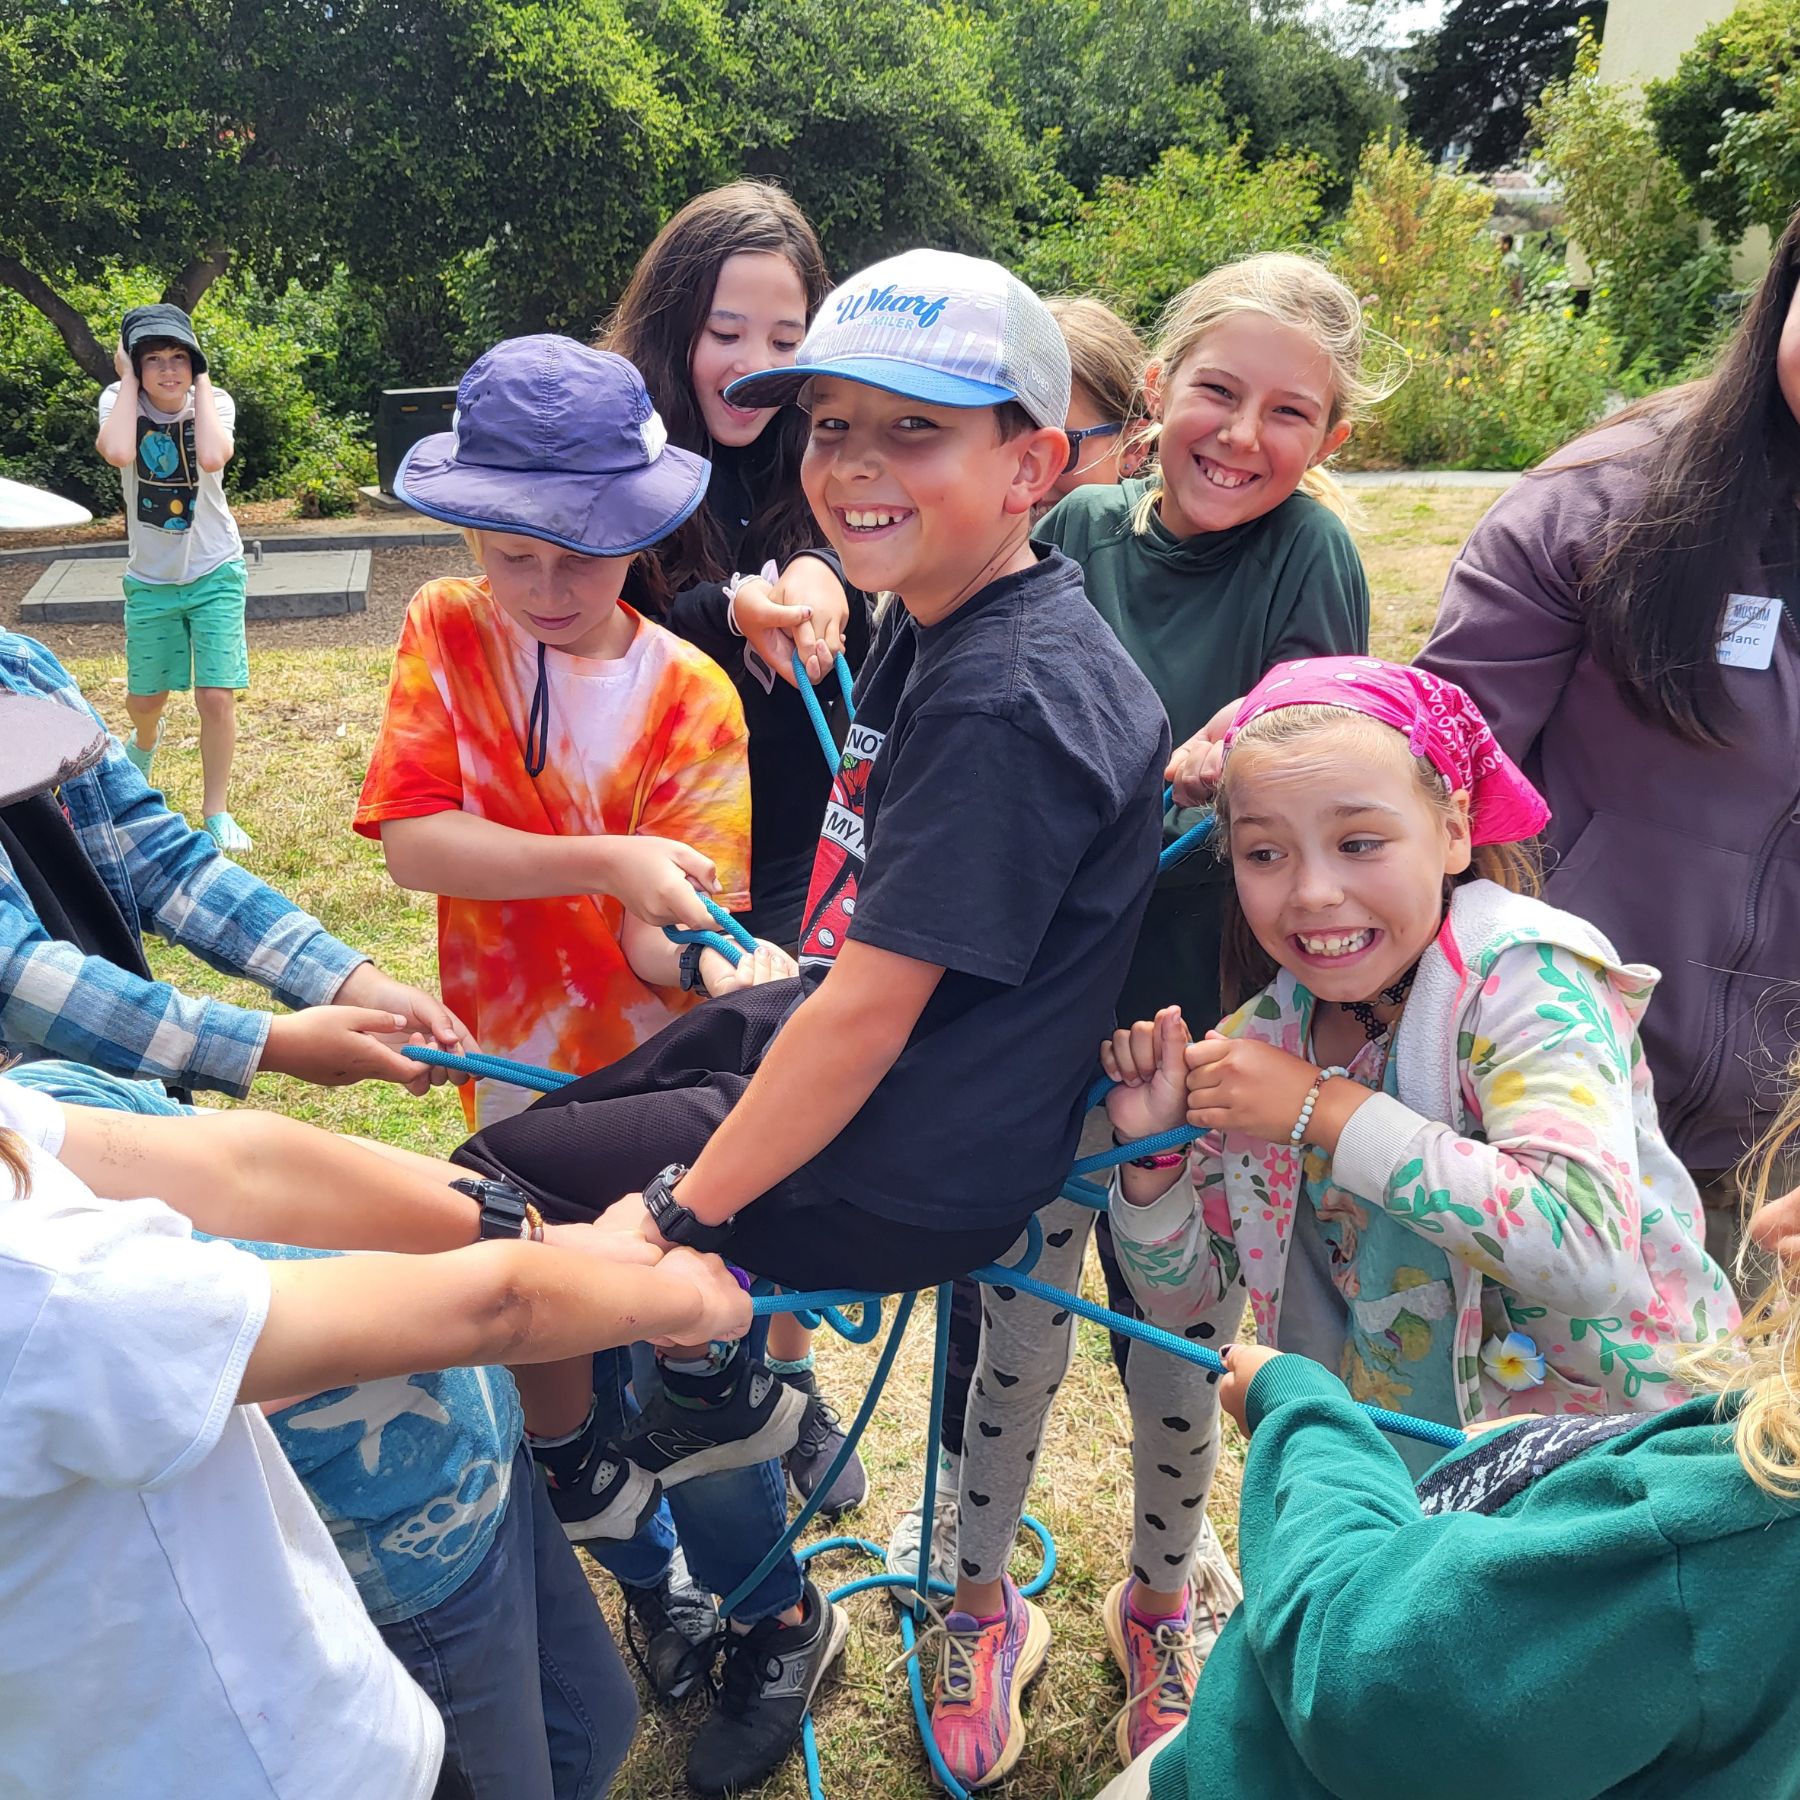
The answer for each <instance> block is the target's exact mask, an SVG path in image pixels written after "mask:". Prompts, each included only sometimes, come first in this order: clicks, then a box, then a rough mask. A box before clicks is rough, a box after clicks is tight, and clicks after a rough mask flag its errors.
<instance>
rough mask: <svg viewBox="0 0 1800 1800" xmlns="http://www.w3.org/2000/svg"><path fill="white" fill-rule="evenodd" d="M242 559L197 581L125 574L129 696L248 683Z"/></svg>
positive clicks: (235, 685) (235, 686) (126, 673)
mask: <svg viewBox="0 0 1800 1800" xmlns="http://www.w3.org/2000/svg"><path fill="white" fill-rule="evenodd" d="M247 580H248V577H247V576H246V574H245V571H244V559H243V558H242V557H241V556H234V557H233V558H232V559H231V561H230V562H223V563H220V564H219V566H218V567H217V568H216V569H212V570H209V571H208V572H207V573H206V574H204V575H202V576H201V577H200V578H199V580H197V581H179V582H164V581H139V580H138V579H137V578H136V577H135V576H133V575H127V576H126V577H125V687H126V691H127V692H129V693H133V694H161V693H166V692H167V691H168V690H169V689H170V688H185V687H211V688H243V687H248V686H249V685H250V646H249V644H248V643H247V642H246V641H245V639H244V592H245V584H246V582H247Z"/></svg>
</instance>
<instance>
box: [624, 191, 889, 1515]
mask: <svg viewBox="0 0 1800 1800" xmlns="http://www.w3.org/2000/svg"><path fill="white" fill-rule="evenodd" d="M830 286H831V281H830V278H829V277H828V276H827V275H826V273H825V256H824V252H823V251H822V250H820V248H819V240H818V238H817V236H816V235H815V234H814V232H813V228H812V226H811V225H809V224H808V223H807V221H806V215H805V214H804V213H802V212H801V210H800V208H799V207H798V206H796V205H795V204H794V202H793V201H792V200H791V199H790V198H789V197H788V196H787V195H786V194H784V193H783V192H782V191H781V189H780V188H778V187H774V186H772V185H771V184H769V183H768V182H762V181H737V182H733V183H731V184H730V185H729V186H727V187H722V188H715V189H714V190H713V191H712V192H710V193H706V194H701V195H700V196H698V197H697V198H696V199H693V200H690V201H689V202H688V203H687V205H686V206H684V207H682V208H681V210H680V211H679V212H677V213H676V214H675V216H674V217H673V218H672V219H670V220H669V222H668V224H666V225H665V226H664V227H663V228H662V230H661V231H659V232H658V233H657V234H656V239H655V241H654V242H653V243H652V244H651V246H650V248H649V249H648V250H646V251H645V252H644V254H643V256H642V257H641V258H640V259H639V262H638V266H637V268H636V270H635V271H634V273H633V274H632V277H631V281H630V284H629V285H628V286H627V287H626V289H625V294H624V297H623V299H621V300H620V302H619V308H618V311H617V312H616V313H615V314H614V315H613V318H612V321H611V324H610V325H609V326H608V329H607V337H606V347H607V348H608V349H609V350H616V351H617V352H618V353H619V354H620V355H621V356H623V357H626V358H627V359H628V360H629V361H631V362H633V363H635V364H636V365H637V367H638V368H639V369H641V370H642V371H643V373H644V380H645V384H646V385H647V386H648V388H649V389H650V393H651V397H652V398H653V399H654V400H655V401H656V404H657V407H658V409H659V411H660V413H661V415H662V417H663V418H664V419H665V420H666V421H667V422H668V427H669V441H670V442H671V443H673V444H677V445H679V446H680V447H681V448H682V449H683V450H691V451H694V452H695V453H696V454H700V455H704V456H707V457H708V458H710V459H711V462H712V479H711V480H710V481H709V482H708V484H707V489H706V498H705V499H704V500H703V501H702V502H701V505H700V507H699V509H698V510H697V511H696V512H695V513H694V514H693V516H692V517H691V518H689V519H688V520H687V521H686V523H685V524H683V525H682V526H680V527H679V528H678V529H677V530H676V531H675V532H674V534H673V535H672V536H670V537H669V538H667V539H665V540H664V542H663V543H662V544H660V545H659V546H658V547H657V549H656V550H655V551H654V552H653V553H652V554H651V557H650V561H651V562H652V564H653V565H654V567H653V574H654V577H655V580H656V581H657V582H658V583H659V584H660V586H661V588H662V589H663V590H665V599H664V604H663V609H662V610H661V611H660V612H659V614H658V615H657V616H658V617H659V618H660V620H661V622H662V623H663V624H665V625H667V626H668V628H669V629H670V630H671V631H673V632H674V633H675V634H676V635H677V636H678V637H683V638H686V639H687V641H688V642H689V643H691V644H694V645H696V646H697V647H698V648H700V649H702V650H704V651H705V652H706V654H707V655H708V656H710V657H711V658H712V659H713V661H714V662H716V663H717V664H718V665H719V667H720V668H722V669H723V670H725V671H726V673H727V674H729V675H730V676H731V679H732V684H733V685H734V686H735V687H736V688H737V691H738V698H739V700H741V701H742V702H743V707H744V724H745V727H746V729H747V730H748V732H749V755H750V831H751V851H750V907H749V910H748V911H747V912H745V913H744V914H743V920H742V922H743V924H744V926H745V928H746V929H747V930H749V931H751V932H753V933H755V934H756V935H757V936H758V937H762V938H767V939H769V940H771V941H772V942H774V943H777V944H779V945H781V946H782V948H783V949H786V950H792V949H796V948H797V947H798V945H799V942H800V916H801V912H802V910H803V909H804V907H805V904H806V888H807V883H808V881H809V880H810V879H811V877H812V865H813V852H814V851H815V850H816V849H817V847H818V842H819V820H820V819H821V818H822V817H823V816H824V812H825V802H826V799H827V798H828V797H829V794H830V788H831V778H830V775H829V773H828V771H827V770H826V768H825V767H824V764H823V761H822V759H821V757H820V755H819V743H818V739H817V738H816V737H815V736H814V735H813V728H812V724H811V721H810V720H809V718H808V717H807V710H806V708H805V706H803V705H802V704H801V699H800V696H799V695H798V694H797V693H795V692H794V691H793V682H794V676H793V661H792V659H793V653H794V650H795V648H796V647H797V648H798V649H799V651H800V653H801V655H802V656H803V657H805V658H806V660H807V662H808V666H809V672H810V673H811V674H812V676H813V679H814V680H815V682H817V681H818V680H819V679H820V678H821V677H823V676H824V675H825V674H827V673H828V671H829V667H830V664H831V661H832V660H833V659H834V657H835V656H836V655H837V654H838V653H839V652H843V653H845V654H847V655H848V656H849V657H850V658H851V661H852V663H853V665H854V666H855V667H858V668H860V667H861V666H862V663H863V660H864V658H865V656H866V655H867V653H868V647H869V622H868V613H867V610H866V608H865V607H864V604H863V598H862V596H861V595H860V594H858V595H855V596H851V595H849V594H848V593H846V591H845V588H844V584H843V581H842V579H841V575H842V572H841V570H839V569H838V567H837V559H836V556H835V554H834V553H833V552H832V551H831V550H830V549H828V548H825V547H823V546H822V538H821V533H820V531H819V527H818V525H817V523H816V522H815V520H814V519H813V516H812V512H811V509H810V508H809V507H808V506H807V504H806V495H805V494H804V493H803V492H802V491H801V487H800V457H801V453H802V452H803V451H804V449H805V447H806V415H805V414H804V413H802V412H801V411H800V410H799V409H798V408H797V407H792V406H786V407H749V408H746V407H740V406H734V405H732V404H731V402H730V401H728V400H727V399H726V398H725V389H726V388H727V387H729V386H730V385H731V383H732V382H733V381H735V380H737V379H738V378H739V377H740V376H744V375H753V374H756V373H757V372H758V371H759V370H762V369H778V368H785V367H787V366H788V365H789V364H791V363H792V362H793V360H794V356H795V353H796V352H797V351H798V350H799V348H800V340H801V339H802V338H803V337H804V336H805V335H806V328H807V326H808V325H809V324H810V323H811V321H812V316H813V313H814V312H815V311H816V309H817V307H818V304H819V302H820V301H821V300H822V299H824V297H825V294H826V291H827V289H829V288H830ZM739 570H742V571H744V573H742V574H737V573H734V571H739ZM758 570H761V571H764V574H763V575H758V574H757V573H756V571H758ZM766 575H774V576H775V577H776V579H775V581H774V583H773V585H771V583H770V582H769V581H768V580H767V579H765V578H764V577H765V576H766ZM790 634H791V635H790ZM818 699H819V702H820V704H821V706H822V707H823V708H824V711H825V716H826V719H827V722H828V723H829V724H830V725H831V727H832V729H833V731H834V733H835V735H836V736H837V737H838V738H839V739H841V738H842V737H843V733H844V725H843V711H844V707H843V701H842V698H841V696H840V694H839V691H838V686H837V683H836V682H835V681H828V682H825V683H824V685H823V686H821V687H819V689H818ZM769 1367H770V1369H771V1370H772V1371H773V1372H774V1373H776V1374H777V1375H779V1376H780V1377H781V1379H782V1380H783V1381H784V1382H786V1383H787V1384H788V1385H789V1386H792V1387H795V1388H798V1389H799V1390H800V1391H801V1392H802V1393H803V1394H804V1395H805V1396H806V1414H805V1417H804V1418H803V1419H802V1421H801V1426H800V1437H799V1441H798V1442H797V1443H796V1444H795V1445H794V1447H793V1449H791V1450H790V1451H789V1452H788V1454H787V1456H786V1458H785V1461H786V1464H787V1471H788V1476H789V1478H790V1479H791V1480H792V1482H793V1484H794V1486H795V1488H796V1489H797V1490H798V1491H799V1493H800V1496H801V1498H802V1499H810V1498H811V1497H812V1494H813V1491H814V1489H815V1488H816V1487H817V1486H818V1484H819V1481H820V1480H821V1479H822V1478H823V1477H824V1476H825V1474H826V1473H827V1472H828V1471H829V1470H830V1468H831V1464H832V1462H833V1461H834V1459H835V1458H836V1456H837V1453H838V1450H839V1448H840V1447H841V1445H842V1444H843V1441H844V1434H843V1432H842V1430H841V1429H840V1428H839V1425H838V1420H837V1414H836V1412H835V1410H834V1409H833V1408H832V1406H831V1405H830V1403H829V1402H828V1401H827V1400H826V1399H825V1398H824V1396H823V1395H821V1394H820V1393H819V1392H818V1389H817V1384H816V1381H815V1378H814V1374H813V1367H812V1337H811V1333H809V1332H808V1331H807V1330H806V1329H805V1328H804V1327H803V1326H802V1325H801V1324H800V1322H799V1321H798V1319H796V1318H795V1317H794V1315H793V1314H792V1313H782V1314H779V1315H777V1316H776V1317H775V1318H774V1319H772V1320H771V1321H770V1326H769ZM867 1492H868V1477H867V1476H866V1475H865V1474H864V1472H863V1466H862V1461H861V1459H860V1458H858V1457H855V1456H853V1457H852V1458H851V1459H850V1461H849V1462H848V1463H847V1464H846V1465H845V1467H844V1470H843V1472H842V1473H841V1474H840V1475H839V1477H838V1479H837V1481H836V1482H835V1483H834V1484H833V1486H832V1489H831V1491H830V1492H829V1493H828V1494H827V1495H826V1496H825V1498H824V1502H823V1504H822V1506H821V1508H820V1511H821V1512H822V1513H823V1514H824V1515H825V1516H826V1517H827V1518H832V1517H835V1516H837V1515H838V1514H839V1513H841V1512H844V1511H846V1510H847V1509H848V1508H850V1507H852V1506H856V1505H859V1504H860V1503H861V1502H862V1500H863V1498H864V1496H865V1495H866V1494H867Z"/></svg>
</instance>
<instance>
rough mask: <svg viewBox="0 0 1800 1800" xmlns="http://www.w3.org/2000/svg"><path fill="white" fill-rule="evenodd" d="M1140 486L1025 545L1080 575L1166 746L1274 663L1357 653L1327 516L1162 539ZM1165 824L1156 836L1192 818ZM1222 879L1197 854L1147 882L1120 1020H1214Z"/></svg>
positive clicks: (1065, 510)
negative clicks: (1140, 526)
mask: <svg viewBox="0 0 1800 1800" xmlns="http://www.w3.org/2000/svg"><path fill="white" fill-rule="evenodd" d="M1145 485H1146V484H1145V483H1144V482H1142V481H1139V480H1131V481H1123V482H1120V483H1119V484H1118V485H1117V486H1105V485H1101V484H1098V483H1090V484H1089V485H1088V486H1085V487H1078V488H1076V489H1075V491H1074V492H1073V493H1072V494H1070V495H1069V496H1068V497H1067V499H1065V500H1063V501H1062V502H1061V503H1060V504H1059V505H1058V506H1057V507H1056V508H1055V509H1054V510H1053V511H1052V512H1050V513H1049V514H1047V515H1046V516H1045V518H1044V519H1043V521H1042V522H1041V523H1040V524H1039V525H1038V527H1037V530H1036V531H1035V532H1033V534H1032V535H1033V536H1034V537H1036V538H1038V539H1040V540H1042V541H1044V542H1046V543H1051V544H1055V545H1056V546H1057V548H1058V549H1060V550H1061V551H1063V552H1064V553H1065V554H1066V555H1068V556H1072V557H1073V558H1074V559H1075V561H1076V562H1078V563H1079V564H1080V565H1081V575H1082V580H1083V582H1084V584H1085V585H1086V587H1087V594H1088V599H1089V600H1091V601H1092V602H1093V604H1094V606H1095V607H1096V609H1097V610H1098V611H1099V613H1100V616H1101V617H1102V618H1103V619H1105V620H1106V622H1107V624H1109V625H1110V626H1111V627H1112V628H1113V632H1114V634H1115V635H1116V636H1117V637H1118V639H1119V642H1120V643H1122V644H1123V645H1124V646H1125V648H1126V650H1127V651H1129V652H1130V654H1131V660H1132V661H1133V662H1135V663H1136V664H1137V666H1138V667H1139V668H1140V669H1142V670H1143V672H1144V673H1145V674H1146V675H1147V676H1148V677H1149V678H1150V684H1151V686H1152V687H1154V688H1155V689H1156V692H1157V697H1158V698H1159V699H1160V700H1161V701H1162V703H1163V710H1164V711H1165V712H1166V713H1167V714H1168V715H1169V725H1170V727H1171V729H1172V730H1173V732H1174V739H1175V742H1176V743H1177V744H1180V743H1182V742H1183V741H1184V740H1185V739H1187V738H1190V737H1192V736H1193V735H1194V733H1195V732H1196V731H1198V730H1199V729H1200V727H1201V726H1202V725H1204V724H1205V723H1206V721H1207V720H1208V719H1210V718H1211V717H1212V716H1213V714H1214V713H1216V712H1217V711H1218V710H1219V708H1220V707H1221V706H1224V705H1225V704H1226V703H1227V702H1228V701H1231V700H1235V699H1237V698H1239V697H1240V696H1241V695H1244V694H1247V693H1249V691H1250V690H1251V688H1253V687H1254V686H1255V685H1256V683H1257V682H1258V681H1260V680H1261V679H1262V677H1263V676H1264V674H1266V673H1267V672H1268V670H1270V669H1271V668H1273V667H1274V666H1275V664H1276V663H1279V662H1288V661H1291V660H1292V659H1293V658H1294V657H1297V656H1356V655H1360V654H1363V653H1366V652H1367V650H1368V648H1369V584H1368V580H1367V578H1366V577H1365V575H1364V574H1363V566H1362V558H1361V557H1360V556H1358V555H1357V553H1356V545H1355V544H1354V543H1353V542H1352V541H1351V538H1350V533H1349V532H1348V531H1347V530H1346V529H1345V527H1344V525H1343V522H1342V521H1341V520H1340V519H1338V518H1337V516H1336V515H1335V514H1334V513H1332V512H1330V511H1328V510H1327V509H1326V508H1325V507H1323V506H1321V505H1320V504H1319V502H1318V501H1316V500H1315V499H1313V498H1312V496H1311V495H1309V494H1298V493H1296V494H1291V495H1289V497H1288V498H1287V499H1285V500H1284V501H1282V503H1281V504H1280V505H1279V506H1277V507H1275V508H1274V509H1273V510H1272V511H1270V512H1267V513H1264V514H1263V516H1262V517H1261V518H1260V519H1252V520H1251V521H1250V522H1249V524H1247V525H1235V526H1233V527H1232V528H1231V529H1230V530H1229V531H1209V532H1203V533H1201V534H1200V535H1198V536H1196V537H1190V538H1178V537H1175V536H1174V535H1173V534H1172V533H1171V532H1170V531H1169V530H1168V529H1167V528H1166V527H1165V526H1164V524H1163V523H1162V521H1161V520H1160V519H1159V518H1156V517H1155V516H1152V518H1151V520H1150V526H1149V529H1148V530H1147V531H1144V532H1142V533H1138V532H1134V531H1133V530H1132V529H1131V513H1132V509H1133V508H1134V507H1135V506H1136V505H1137V503H1138V501H1139V500H1140V499H1141V498H1142V497H1143V494H1144V488H1145ZM1199 816H1200V815H1199V814H1198V813H1196V812H1190V813H1182V814H1173V813H1172V814H1171V815H1170V817H1169V820H1168V823H1167V827H1166V831H1167V838H1171V839H1172V838H1173V837H1174V836H1176V835H1177V833H1178V832H1179V831H1181V830H1184V829H1185V828H1186V827H1187V826H1189V825H1191V824H1193V823H1194V822H1195V820H1196V819H1198V818H1199ZM1230 879H1231V872H1230V870H1229V869H1228V868H1226V867H1225V865H1224V864H1222V863H1221V862H1220V861H1219V860H1218V859H1217V858H1216V857H1215V856H1214V855H1212V854H1211V853H1210V851H1209V850H1207V849H1202V850H1201V851H1200V852H1199V853H1198V854H1196V855H1194V856H1190V857H1189V858H1188V859H1187V860H1186V861H1185V862H1183V863H1181V864H1179V865H1177V867H1175V868H1174V869H1171V870H1170V871H1169V873H1168V874H1166V875H1165V876H1163V878H1162V879H1161V880H1160V881H1159V882H1158V883H1157V886H1156V891H1155V893H1154V894H1152V895H1151V897H1150V910H1149V911H1148V913H1147V914H1146V915H1145V917H1144V924H1143V928H1142V930H1141V931H1140V932H1139V934H1138V943H1137V953H1136V955H1135V956H1134V957H1133V958H1132V963H1131V970H1130V973H1129V974H1128V975H1127V976H1126V978H1125V989H1124V992H1123V993H1122V994H1121V996H1120V999H1119V1017H1120V1019H1121V1020H1122V1021H1125V1022H1129V1021H1131V1020H1133V1019H1147V1018H1149V1017H1150V1016H1151V1015H1152V1014H1153V1013H1154V1012H1155V1011H1156V1010H1157V1008H1158V1007H1163V1006H1168V1005H1170V1004H1171V1003H1179V1005H1180V1006H1181V1008H1182V1011H1183V1012H1184V1013H1185V1014H1186V1016H1187V1020H1188V1023H1189V1025H1190V1026H1191V1027H1192V1028H1193V1030H1194V1031H1195V1033H1196V1034H1198V1033H1199V1032H1202V1031H1205V1030H1206V1029H1207V1028H1208V1027H1209V1026H1211V1025H1212V1024H1213V1023H1214V1022H1215V1021H1216V1020H1217V1019H1218V1017H1219V1014H1220V1011H1221V1008H1220V1005H1219V901H1220V898H1221V896H1222V893H1223V890H1224V887H1225V884H1226V883H1227V882H1229V881H1230Z"/></svg>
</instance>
